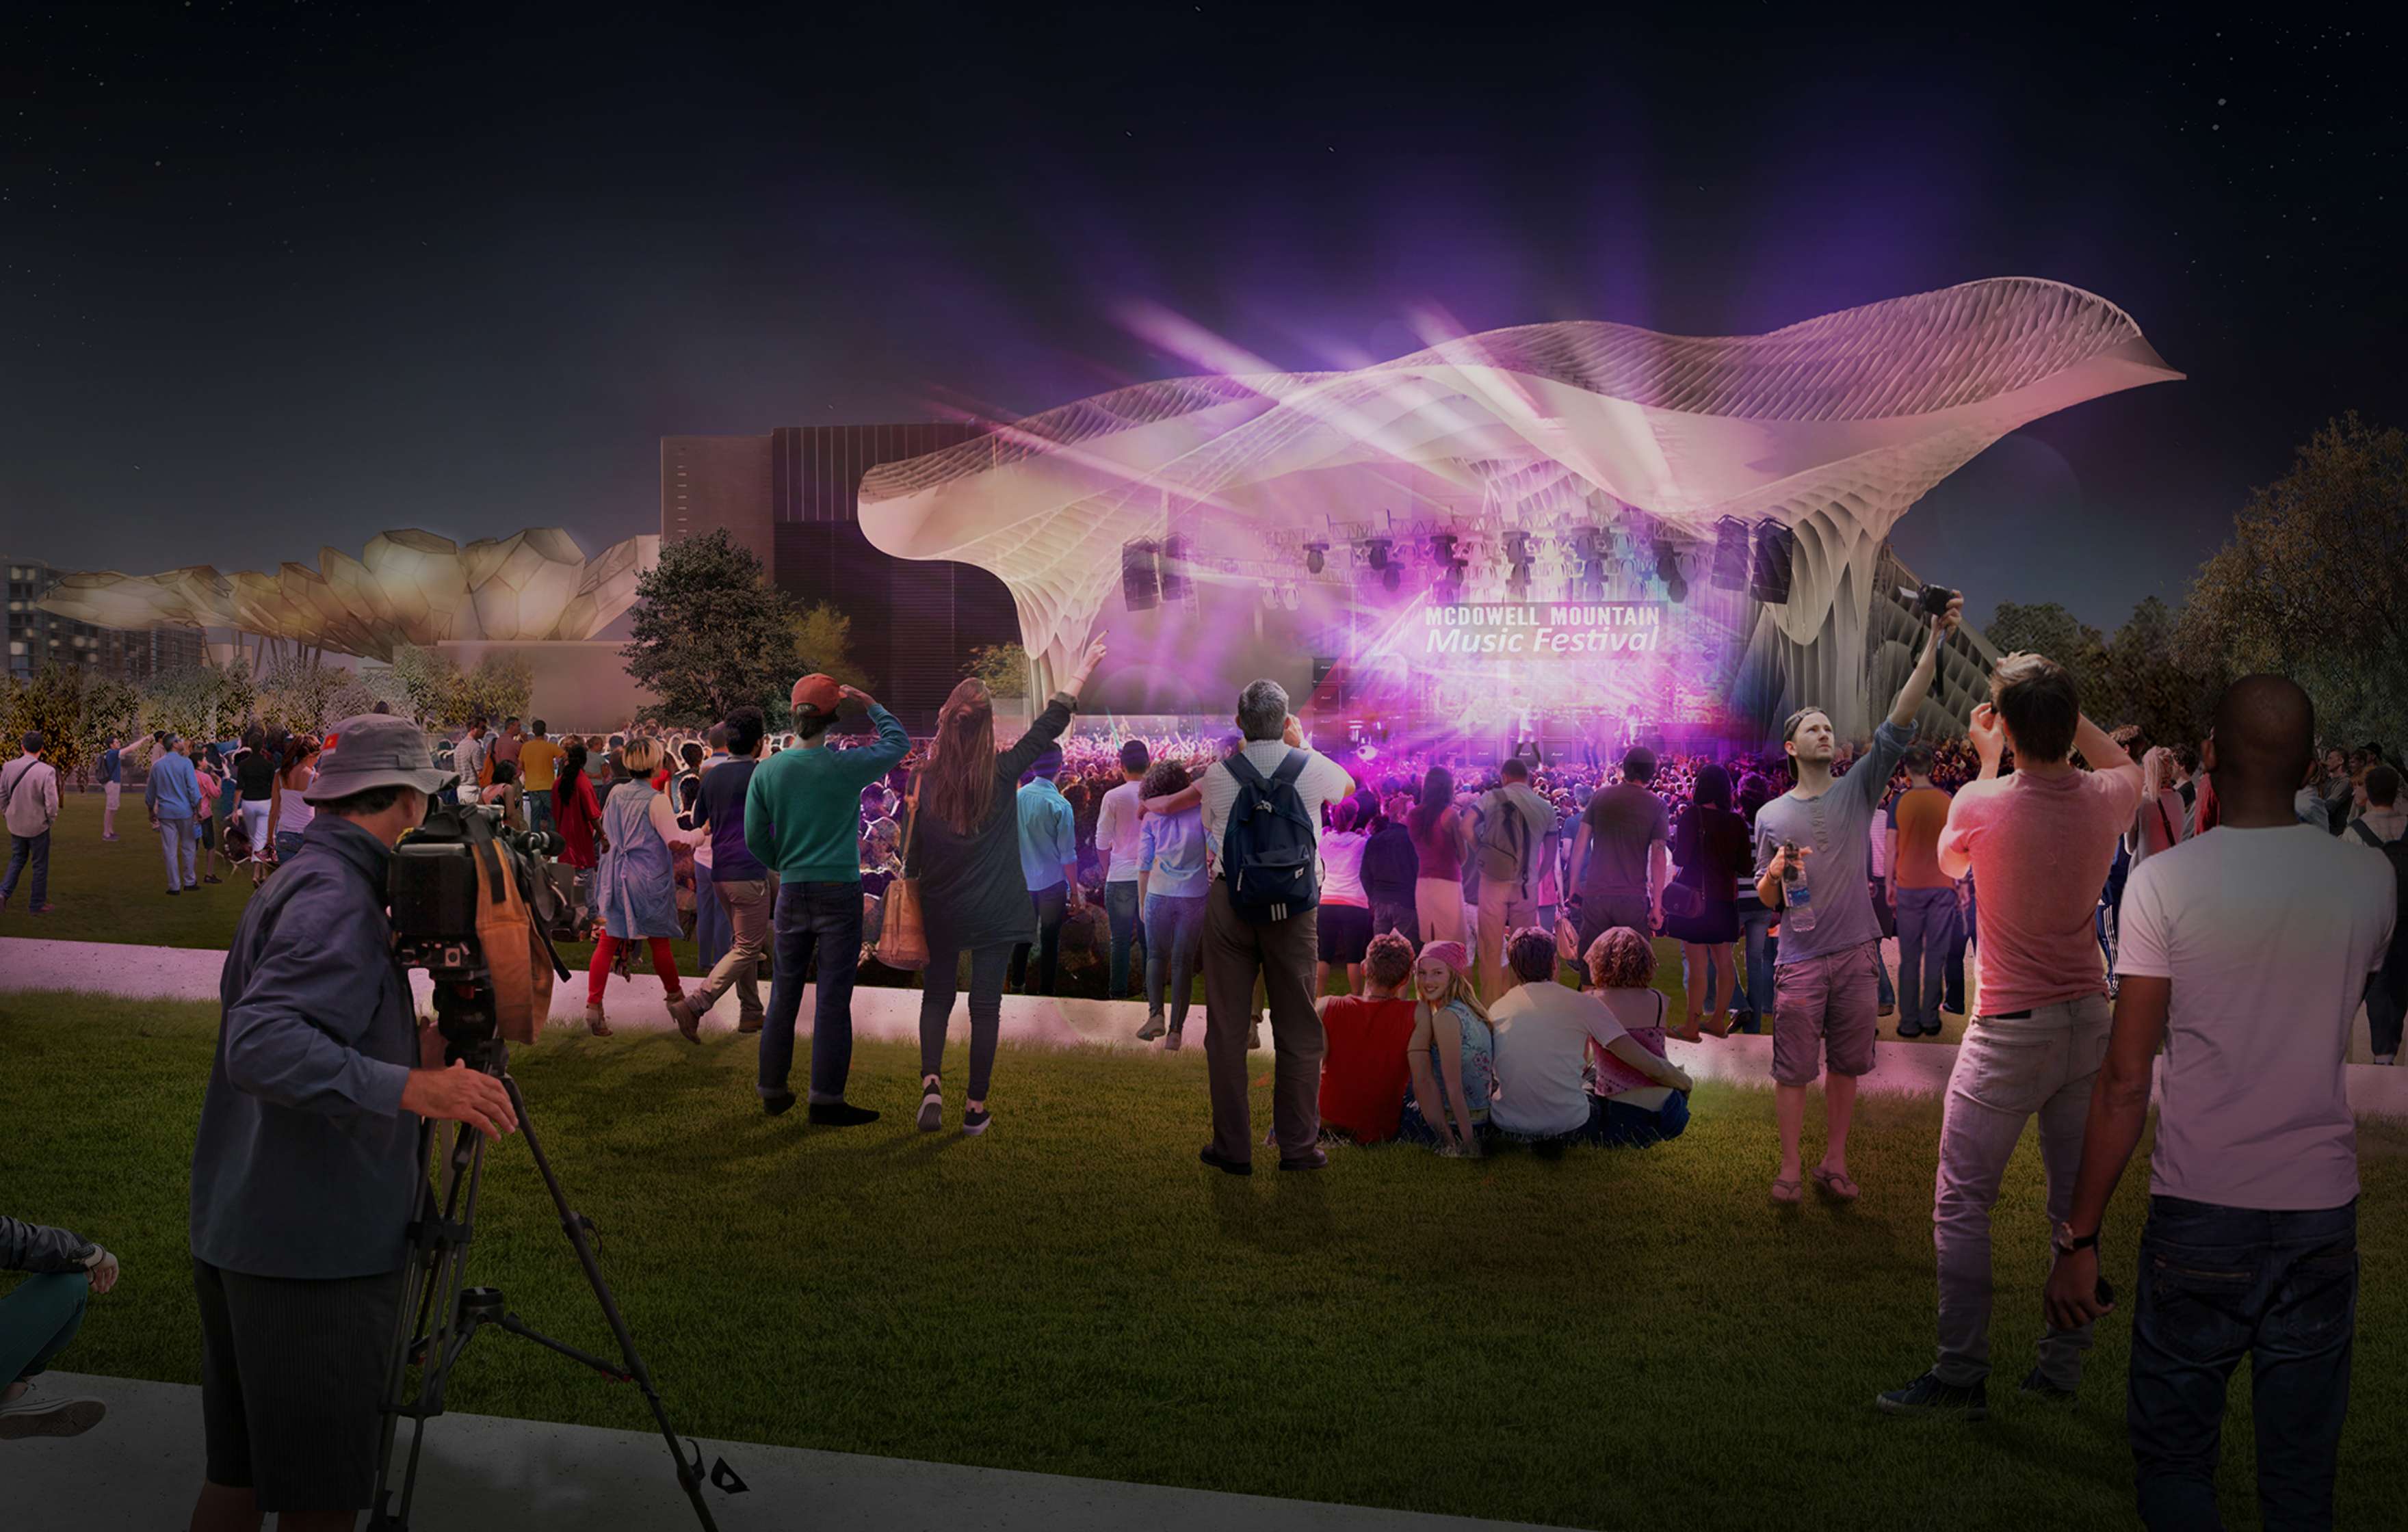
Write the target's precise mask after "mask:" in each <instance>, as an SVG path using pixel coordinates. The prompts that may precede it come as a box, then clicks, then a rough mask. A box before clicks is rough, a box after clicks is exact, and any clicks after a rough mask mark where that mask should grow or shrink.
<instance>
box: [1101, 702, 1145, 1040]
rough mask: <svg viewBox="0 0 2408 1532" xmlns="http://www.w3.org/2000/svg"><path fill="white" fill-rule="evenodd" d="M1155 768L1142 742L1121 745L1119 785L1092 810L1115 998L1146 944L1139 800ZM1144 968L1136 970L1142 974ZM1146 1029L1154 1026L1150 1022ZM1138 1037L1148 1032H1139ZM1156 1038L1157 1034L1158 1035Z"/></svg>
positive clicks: (1125, 992) (1125, 993)
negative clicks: (1140, 893) (1139, 869)
mask: <svg viewBox="0 0 2408 1532" xmlns="http://www.w3.org/2000/svg"><path fill="white" fill-rule="evenodd" d="M1153 765H1154V757H1153V756H1152V755H1151V754H1150V753H1148V752H1147V751H1146V748H1145V741H1144V740H1142V739H1132V740H1130V741H1129V742H1128V743H1127V744H1125V745H1123V746H1122V747H1121V779H1122V780H1121V784H1120V786H1118V787H1115V788H1113V789H1112V790H1111V792H1109V793H1107V794H1105V795H1104V801H1103V803H1102V804H1101V805H1100V806H1099V807H1098V808H1097V810H1096V854H1097V856H1098V857H1100V858H1102V860H1103V864H1104V918H1105V919H1106V920H1108V921H1110V922H1111V928H1112V966H1111V997H1112V998H1113V999H1115V1000H1125V999H1127V998H1128V997H1129V974H1130V969H1131V967H1132V966H1134V964H1136V963H1142V962H1143V961H1144V960H1143V958H1141V957H1138V956H1136V949H1137V948H1138V947H1139V946H1140V945H1141V944H1142V943H1143V942H1144V940H1145V932H1144V929H1143V927H1142V926H1141V925H1140V923H1139V914H1140V912H1139V909H1138V898H1137V852H1138V845H1137V838H1138V831H1139V829H1140V815H1139V813H1138V800H1139V798H1140V796H1141V795H1142V794H1143V792H1144V789H1143V788H1142V787H1141V786H1140V783H1142V782H1143V781H1144V780H1145V773H1146V768H1147V767H1149V766H1153ZM1142 971H1143V970H1142V969H1141V968H1140V969H1139V972H1140V973H1142ZM1148 1025H1152V1023H1151V1022H1149V1023H1148ZM1138 1036H1139V1037H1140V1038H1142V1037H1145V1036H1146V1034H1144V1033H1143V1032H1140V1033H1139V1034H1138ZM1154 1036H1155V1037H1160V1036H1161V1033H1160V1032H1158V1031H1157V1032H1156V1033H1155V1034H1154Z"/></svg>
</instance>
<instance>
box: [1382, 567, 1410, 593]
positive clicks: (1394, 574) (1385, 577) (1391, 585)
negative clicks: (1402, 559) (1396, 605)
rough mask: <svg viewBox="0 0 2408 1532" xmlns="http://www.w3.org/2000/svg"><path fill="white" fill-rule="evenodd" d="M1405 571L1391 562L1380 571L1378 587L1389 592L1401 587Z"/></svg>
mask: <svg viewBox="0 0 2408 1532" xmlns="http://www.w3.org/2000/svg"><path fill="white" fill-rule="evenodd" d="M1404 583H1405V572H1404V571H1403V570H1402V569H1399V568H1398V567H1397V566H1395V565H1393V564H1391V565H1389V566H1386V567H1385V568H1383V569H1382V570H1381V571H1380V589H1382V590H1383V591H1387V592H1389V593H1391V594H1394V593H1395V592H1397V591H1398V590H1400V589H1402V588H1403V586H1404Z"/></svg>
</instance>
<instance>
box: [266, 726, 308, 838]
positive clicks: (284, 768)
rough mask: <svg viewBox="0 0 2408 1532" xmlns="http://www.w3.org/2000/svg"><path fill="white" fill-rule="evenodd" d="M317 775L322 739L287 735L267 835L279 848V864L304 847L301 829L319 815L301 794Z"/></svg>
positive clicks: (270, 810)
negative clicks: (319, 743) (319, 745)
mask: <svg viewBox="0 0 2408 1532" xmlns="http://www.w3.org/2000/svg"><path fill="white" fill-rule="evenodd" d="M317 775H318V741H317V740H315V739H312V738H310V737H308V736H307V735H300V734H296V735H292V736H289V737H286V739H285V741H284V759H283V763H282V765H280V766H278V767H277V771H276V789H275V792H274V794H273V795H271V796H270V797H269V798H268V801H267V838H268V842H269V844H271V845H273V846H274V847H275V848H276V860H277V863H278V865H279V866H281V865H282V864H283V863H284V862H285V861H286V860H287V859H288V858H290V857H291V856H292V855H293V853H294V852H297V851H299V850H300V849H301V832H302V831H304V830H306V829H308V827H309V822H310V821H311V820H313V819H315V818H317V817H318V811H317V810H316V809H313V808H311V807H310V806H309V802H308V799H306V798H304V797H303V796H302V795H301V790H302V789H303V788H305V787H308V785H309V783H310V781H311V780H314V779H315V778H316V777H317Z"/></svg>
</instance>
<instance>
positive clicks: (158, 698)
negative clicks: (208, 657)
mask: <svg viewBox="0 0 2408 1532" xmlns="http://www.w3.org/2000/svg"><path fill="white" fill-rule="evenodd" d="M254 700H255V694H254V693H253V690H252V688H251V671H250V667H249V666H241V665H235V666H224V667H220V666H214V665H188V666H180V667H179V668H177V669H174V670H163V671H160V672H159V673H158V674H157V675H154V676H152V677H151V678H150V680H148V681H146V682H144V683H143V686H142V718H143V722H144V723H146V724H147V725H148V726H149V727H150V728H153V729H165V730H166V731H167V732H168V733H170V734H174V735H181V736H183V737H185V738H188V739H217V738H221V737H222V734H221V732H220V731H221V728H223V729H225V730H233V729H236V728H238V727H240V726H241V723H242V721H243V719H244V717H245V716H246V714H247V713H248V712H249V710H250V708H251V704H252V702H253V701H254ZM236 702H239V703H240V706H239V707H237V706H236V705H235V704H236Z"/></svg>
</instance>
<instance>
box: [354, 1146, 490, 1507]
mask: <svg viewBox="0 0 2408 1532" xmlns="http://www.w3.org/2000/svg"><path fill="white" fill-rule="evenodd" d="M443 1131H444V1130H443V1129H442V1128H440V1127H439V1126H438V1125H437V1124H434V1123H428V1124H424V1126H423V1129H422V1132H423V1134H424V1136H425V1137H424V1138H423V1139H422V1143H423V1144H432V1143H436V1142H440V1135H441V1133H442V1132H443ZM450 1132H451V1134H452V1139H451V1145H450V1148H449V1150H448V1151H447V1152H446V1153H445V1154H444V1157H443V1172H442V1181H441V1191H440V1192H439V1193H438V1192H437V1189H436V1184H435V1182H434V1181H432V1180H430V1181H429V1182H428V1185H427V1189H426V1195H425V1198H424V1200H423V1202H422V1203H421V1208H422V1210H423V1211H422V1213H421V1224H420V1227H419V1232H418V1238H417V1239H416V1240H415V1242H414V1243H413V1244H412V1247H411V1251H410V1258H409V1266H408V1267H406V1270H405V1275H404V1278H403V1285H402V1302H401V1306H400V1307H401V1313H400V1315H399V1318H398V1321H397V1324H396V1325H395V1331H396V1333H395V1337H394V1353H393V1357H392V1361H391V1363H390V1364H389V1371H388V1377H387V1383H386V1388H385V1401H386V1408H387V1410H388V1414H387V1417H386V1420H385V1426H384V1439H383V1442H382V1444H381V1446H380V1451H379V1453H378V1456H377V1482H376V1496H375V1499H374V1501H373V1502H372V1504H373V1507H374V1510H373V1512H372V1514H371V1516H370V1519H369V1523H368V1525H369V1527H370V1529H371V1532H381V1529H392V1532H400V1529H403V1528H407V1527H408V1526H409V1511H410V1505H411V1502H412V1501H413V1500H414V1499H415V1498H416V1496H417V1493H418V1465H419V1458H420V1454H421V1453H422V1452H423V1450H424V1448H425V1444H426V1423H427V1421H428V1420H429V1419H430V1418H432V1417H433V1416H436V1415H439V1414H441V1413H442V1412H443V1392H444V1389H445V1387H446V1386H447V1384H448V1383H449V1382H450V1380H451V1373H452V1363H453V1362H454V1361H456V1360H457V1359H458V1357H459V1354H460V1352H461V1351H462V1350H463V1349H464V1348H465V1347H466V1345H467V1343H468V1340H469V1339H470V1337H471V1336H473V1335H474V1333H475V1327H474V1325H466V1326H463V1324H462V1322H461V1316H460V1291H461V1289H462V1287H464V1286H465V1285H466V1281H467V1270H468V1240H469V1238H470V1236H471V1234H472V1233H473V1232H474V1230H475V1227H476V1219H477V1194H478V1192H479V1190H480V1187H481V1185H482V1183H483V1179H484V1176H483V1172H484V1166H485V1140H484V1136H483V1135H481V1134H479V1133H474V1132H471V1131H470V1130H468V1129H467V1128H466V1127H461V1126H458V1125H456V1124H455V1125H454V1126H452V1128H451V1129H450ZM413 1293H414V1294H416V1295H417V1305H416V1310H415V1311H414V1312H413V1310H412V1306H411V1295H412V1294H413ZM415 1344H423V1346H424V1347H425V1350H424V1352H423V1354H422V1355H421V1356H420V1358H419V1373H418V1388H417V1390H416V1392H415V1393H412V1392H411V1391H410V1389H409V1357H410V1353H411V1352H412V1350H413V1349H414V1345H415ZM404 1415H408V1416H409V1417H410V1429H409V1456H408V1459H407V1460H406V1463H405V1465H404V1468H403V1471H402V1475H401V1484H400V1491H401V1503H400V1506H399V1507H398V1508H397V1509H392V1510H389V1509H388V1507H387V1505H386V1496H387V1489H386V1486H387V1483H388V1482H389V1481H390V1479H391V1477H392V1473H393V1450H394V1433H395V1432H396V1430H397V1429H398V1428H399V1426H400V1424H401V1417H402V1416H404Z"/></svg>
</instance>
